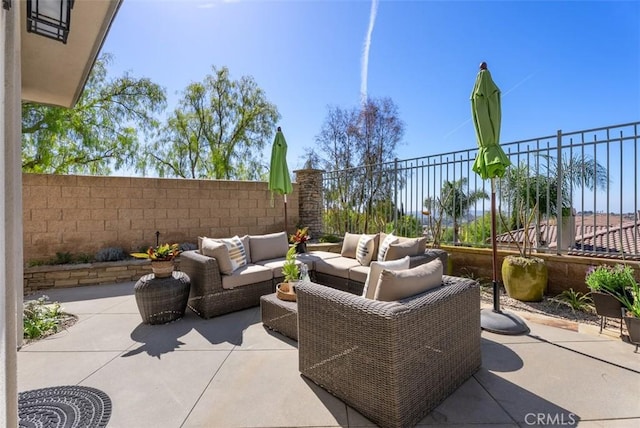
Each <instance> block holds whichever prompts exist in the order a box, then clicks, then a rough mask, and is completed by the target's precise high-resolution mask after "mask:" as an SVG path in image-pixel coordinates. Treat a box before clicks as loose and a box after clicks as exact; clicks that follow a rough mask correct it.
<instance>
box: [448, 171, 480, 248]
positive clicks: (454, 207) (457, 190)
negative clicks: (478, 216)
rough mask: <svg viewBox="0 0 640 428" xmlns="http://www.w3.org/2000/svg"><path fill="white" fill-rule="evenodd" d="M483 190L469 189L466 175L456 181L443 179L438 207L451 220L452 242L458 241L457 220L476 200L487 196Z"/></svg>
mask: <svg viewBox="0 0 640 428" xmlns="http://www.w3.org/2000/svg"><path fill="white" fill-rule="evenodd" d="M488 197H489V195H487V192H485V191H484V190H470V189H469V186H468V179H467V178H466V177H463V178H461V179H460V180H457V181H446V180H445V181H444V182H443V183H442V189H440V201H439V202H440V209H441V210H442V212H444V214H446V215H447V216H449V217H450V218H451V219H452V220H453V237H452V242H454V243H457V242H458V232H459V231H458V228H459V220H460V218H462V217H464V216H465V215H466V214H467V213H468V212H469V208H471V207H472V206H473V205H475V203H476V202H478V201H480V200H482V199H486V198H488Z"/></svg>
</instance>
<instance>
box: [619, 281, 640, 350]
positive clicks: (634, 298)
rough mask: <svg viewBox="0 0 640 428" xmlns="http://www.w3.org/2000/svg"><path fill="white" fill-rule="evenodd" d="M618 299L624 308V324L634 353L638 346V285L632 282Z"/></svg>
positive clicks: (639, 311) (639, 339) (639, 309)
mask: <svg viewBox="0 0 640 428" xmlns="http://www.w3.org/2000/svg"><path fill="white" fill-rule="evenodd" d="M625 291H627V292H625V293H622V294H621V295H620V296H619V297H618V299H619V300H620V301H621V302H622V305H623V306H624V308H625V315H624V323H625V324H626V326H627V332H628V333H629V341H630V342H631V343H634V344H635V345H636V352H638V346H639V345H640V285H638V283H637V282H636V281H635V280H634V281H633V282H632V283H631V285H630V286H629V287H628V288H627V290H625Z"/></svg>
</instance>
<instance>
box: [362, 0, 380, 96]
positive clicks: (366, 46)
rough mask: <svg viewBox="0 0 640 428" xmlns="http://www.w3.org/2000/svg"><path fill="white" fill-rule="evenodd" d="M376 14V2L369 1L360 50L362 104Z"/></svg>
mask: <svg viewBox="0 0 640 428" xmlns="http://www.w3.org/2000/svg"><path fill="white" fill-rule="evenodd" d="M376 13H378V0H372V1H371V12H370V13H369V28H367V36H366V37H365V39H364V47H363V49H362V70H361V71H360V101H361V102H362V103H363V104H364V102H365V101H366V100H367V79H368V72H369V48H370V47H371V34H373V26H374V25H375V23H376Z"/></svg>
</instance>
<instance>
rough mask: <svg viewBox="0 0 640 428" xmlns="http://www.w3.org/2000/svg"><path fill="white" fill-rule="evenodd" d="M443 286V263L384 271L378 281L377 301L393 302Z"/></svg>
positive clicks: (432, 262) (437, 260)
mask: <svg viewBox="0 0 640 428" xmlns="http://www.w3.org/2000/svg"><path fill="white" fill-rule="evenodd" d="M441 284H442V262H441V261H440V259H436V260H433V261H430V262H429V263H425V264H423V265H420V266H418V267H415V268H413V269H403V270H396V271H394V270H388V269H383V270H382V273H381V274H380V279H379V280H378V286H377V288H376V292H375V297H374V298H375V300H382V301H393V300H401V299H405V298H407V297H411V296H415V295H416V294H419V293H422V292H424V291H427V290H429V289H431V288H435V287H439V286H440V285H441Z"/></svg>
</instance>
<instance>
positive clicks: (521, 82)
mask: <svg viewBox="0 0 640 428" xmlns="http://www.w3.org/2000/svg"><path fill="white" fill-rule="evenodd" d="M534 75H535V73H531V74H530V75H528V76H527V77H525V78H524V79H522V80H521V81H519V82H518V83H516V84H515V85H513V86H512V87H511V88H509V90H508V91H507V92H503V93H502V94H501V96H502V97H504V96H506V95H508V94H509V93H510V92H512V91H513V90H514V89H516V88H517V87H518V86H520V85H522V84H523V83H524V82H526V81H527V80H529V79H531V78H532V77H533V76H534ZM469 122H471V118H469V119H467V120H465V121H464V122H462V123H461V124H460V125H458V126H456V127H455V128H453V129H452V130H451V131H449V132H447V133H446V134H444V136H443V137H442V139H443V140H445V139H447V138H448V137H449V136H450V135H452V134H455V133H456V131H457V130H458V129H460V128H462V127H463V126H465V125H466V124H467V123H469Z"/></svg>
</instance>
